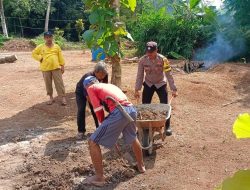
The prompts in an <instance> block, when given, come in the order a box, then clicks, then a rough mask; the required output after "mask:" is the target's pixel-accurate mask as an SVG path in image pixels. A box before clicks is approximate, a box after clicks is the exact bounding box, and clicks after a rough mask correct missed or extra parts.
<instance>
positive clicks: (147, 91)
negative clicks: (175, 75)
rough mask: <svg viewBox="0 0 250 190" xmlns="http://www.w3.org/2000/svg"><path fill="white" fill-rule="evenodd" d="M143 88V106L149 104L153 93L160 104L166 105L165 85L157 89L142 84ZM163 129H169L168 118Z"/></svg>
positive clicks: (166, 93)
mask: <svg viewBox="0 0 250 190" xmlns="http://www.w3.org/2000/svg"><path fill="white" fill-rule="evenodd" d="M143 86H144V88H143V91H142V103H143V104H150V103H151V101H152V97H153V95H154V93H155V92H156V93H157V95H158V97H159V99H160V103H163V104H167V103H168V92H167V88H166V87H167V85H166V84H165V85H163V86H162V87H160V88H158V89H157V88H156V87H155V86H154V85H153V86H151V87H149V86H148V85H147V84H146V83H143ZM165 127H166V129H168V128H169V127H170V118H169V119H168V120H167V121H166V124H165Z"/></svg>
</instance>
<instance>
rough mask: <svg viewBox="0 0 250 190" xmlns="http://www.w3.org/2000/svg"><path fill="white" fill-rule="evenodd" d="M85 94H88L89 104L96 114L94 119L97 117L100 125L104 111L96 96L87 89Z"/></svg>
mask: <svg viewBox="0 0 250 190" xmlns="http://www.w3.org/2000/svg"><path fill="white" fill-rule="evenodd" d="M87 93H88V98H89V100H90V101H89V102H90V103H91V104H92V106H93V108H94V112H95V114H96V117H97V119H98V121H99V122H100V123H102V122H103V120H104V111H103V107H102V105H101V104H100V100H99V99H98V97H97V96H96V94H95V93H94V92H93V90H92V89H88V90H87ZM88 98H87V99H88Z"/></svg>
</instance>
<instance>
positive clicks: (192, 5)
mask: <svg viewBox="0 0 250 190" xmlns="http://www.w3.org/2000/svg"><path fill="white" fill-rule="evenodd" d="M200 2H201V0H190V2H189V3H190V9H193V8H195V7H196V6H197V5H198V4H199V3H200Z"/></svg>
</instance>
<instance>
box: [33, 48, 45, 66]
mask: <svg viewBox="0 0 250 190" xmlns="http://www.w3.org/2000/svg"><path fill="white" fill-rule="evenodd" d="M41 49H42V45H39V46H37V47H36V48H35V49H34V50H33V51H32V57H33V58H34V59H35V60H37V61H39V62H40V63H41V62H42V61H43V56H42V55H41Z"/></svg>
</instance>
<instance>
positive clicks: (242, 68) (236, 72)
mask: <svg viewBox="0 0 250 190" xmlns="http://www.w3.org/2000/svg"><path fill="white" fill-rule="evenodd" d="M208 72H211V73H218V74H225V75H230V76H243V75H244V74H246V72H250V64H240V63H239V64H235V63H234V64H230V63H226V64H218V65H214V66H213V67H211V68H210V69H209V70H208Z"/></svg>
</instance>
